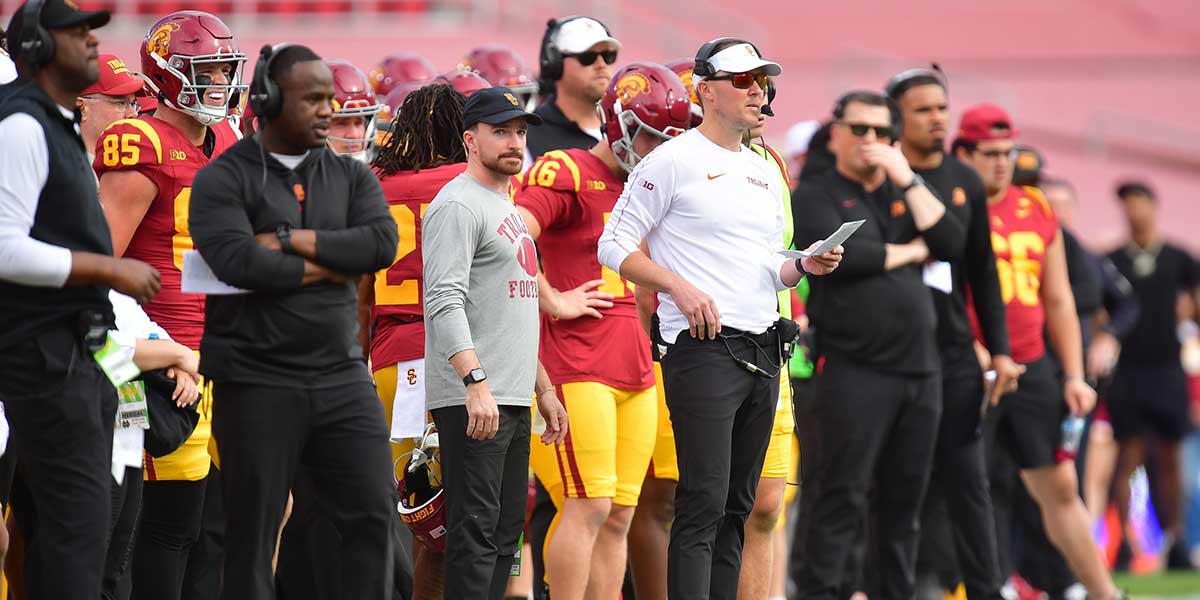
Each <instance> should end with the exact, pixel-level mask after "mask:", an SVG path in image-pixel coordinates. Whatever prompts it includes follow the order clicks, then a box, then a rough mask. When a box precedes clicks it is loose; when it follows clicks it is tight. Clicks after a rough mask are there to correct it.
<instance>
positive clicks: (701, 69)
mask: <svg viewBox="0 0 1200 600" xmlns="http://www.w3.org/2000/svg"><path fill="white" fill-rule="evenodd" d="M726 42H732V43H735V44H750V47H751V48H754V52H755V53H756V54H758V56H759V57H760V58H761V57H762V50H759V49H758V46H756V45H755V44H754V42H751V41H749V40H743V39H742V38H735V37H719V38H717V39H715V40H710V41H708V42H707V43H705V44H704V45H703V46H700V49H699V50H697V51H696V61H695V62H694V63H693V64H692V73H693V74H694V75H696V76H697V77H712V76H713V75H716V74H717V70H716V69H714V68H713V66H712V64H711V63H709V62H708V61H709V59H711V58H712V57H713V55H714V54H716V53H717V48H718V47H720V46H721V44H724V43H726ZM731 45H732V44H731ZM763 92H764V93H766V95H767V103H766V105H764V106H763V107H762V114H764V115H767V116H768V117H773V116H775V111H773V110H771V103H772V102H774V101H775V81H774V79H772V80H770V81H769V83H768V84H767V89H765V90H763Z"/></svg>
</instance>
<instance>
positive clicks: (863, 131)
mask: <svg viewBox="0 0 1200 600" xmlns="http://www.w3.org/2000/svg"><path fill="white" fill-rule="evenodd" d="M839 124H840V125H843V126H845V127H847V128H849V129H850V133H852V134H854V137H862V136H864V135H867V132H868V131H871V130H874V131H875V137H877V138H887V139H889V140H890V139H892V128H891V127H881V126H878V125H866V124H863V123H846V122H840V121H839Z"/></svg>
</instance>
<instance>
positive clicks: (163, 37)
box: [146, 23, 179, 58]
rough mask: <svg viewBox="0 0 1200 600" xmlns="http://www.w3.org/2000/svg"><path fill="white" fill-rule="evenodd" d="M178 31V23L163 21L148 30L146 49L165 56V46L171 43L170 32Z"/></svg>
mask: <svg viewBox="0 0 1200 600" xmlns="http://www.w3.org/2000/svg"><path fill="white" fill-rule="evenodd" d="M176 31H179V24H178V23H163V25H162V26H161V27H159V28H158V29H155V30H154V31H152V32H150V35H149V36H147V37H146V51H147V52H149V53H151V54H157V55H159V56H161V57H163V58H166V57H167V46H168V45H169V44H170V43H171V34H172V33H174V32H176Z"/></svg>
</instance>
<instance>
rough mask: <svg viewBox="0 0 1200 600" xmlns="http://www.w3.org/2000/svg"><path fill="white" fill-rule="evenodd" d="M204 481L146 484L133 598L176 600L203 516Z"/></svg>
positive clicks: (181, 590)
mask: <svg viewBox="0 0 1200 600" xmlns="http://www.w3.org/2000/svg"><path fill="white" fill-rule="evenodd" d="M206 483H207V482H206V481H205V480H204V479H201V480H199V481H170V480H167V481H147V482H145V486H144V487H143V488H142V519H141V524H140V525H139V526H138V535H137V544H136V545H135V546H134V549H133V598H134V599H135V600H179V598H180V597H181V596H182V594H183V577H184V573H185V572H186V571H187V565H188V558H189V556H190V554H191V552H192V546H193V545H195V543H196V538H198V537H199V536H200V520H201V517H202V516H203V514H204V489H205V484H206Z"/></svg>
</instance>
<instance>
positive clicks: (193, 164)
mask: <svg viewBox="0 0 1200 600" xmlns="http://www.w3.org/2000/svg"><path fill="white" fill-rule="evenodd" d="M209 130H210V131H211V132H212V134H213V136H214V137H215V143H214V144H213V150H212V155H211V156H206V155H205V154H204V151H203V148H201V147H198V146H195V145H193V144H192V143H191V142H190V141H189V140H188V139H187V138H186V137H184V135H183V132H181V131H179V129H177V128H176V127H175V126H174V125H171V124H170V123H167V122H166V121H162V120H160V119H157V118H155V117H153V116H150V115H145V116H141V117H138V118H136V119H123V120H120V121H117V122H115V123H113V124H112V125H109V126H108V128H107V129H105V130H104V133H102V134H101V135H100V139H99V141H98V142H97V143H96V159H95V162H94V163H93V164H92V168H94V169H95V170H96V176H97V177H99V178H103V177H104V174H105V173H108V172H110V171H127V170H133V171H137V172H138V173H141V174H142V175H145V176H146V177H147V178H148V179H150V181H152V182H154V185H155V186H156V187H157V188H158V195H156V196H155V197H154V201H153V202H152V203H151V204H150V208H149V209H147V210H146V214H145V216H143V217H142V221H141V223H140V224H138V227H137V229H136V230H135V231H134V232H133V237H132V238H131V239H130V241H129V246H128V247H127V248H126V249H125V255H124V256H126V257H127V258H136V259H138V260H140V261H142V262H145V263H146V264H149V265H150V266H152V267H154V268H155V269H158V272H159V273H161V274H162V289H161V290H160V291H159V292H158V294H157V295H156V296H154V299H153V300H151V301H150V303H149V304H147V305H146V306H145V307H144V308H145V309H146V314H147V315H149V316H150V318H151V319H153V320H154V321H155V322H157V323H158V324H159V325H161V326H162V328H163V329H165V330H167V333H169V334H171V338H172V339H174V340H175V341H177V342H179V343H180V344H183V345H184V346H187V347H188V348H191V349H193V350H198V349H199V348H200V338H201V337H203V335H204V296H203V295H200V294H184V293H183V292H182V291H180V289H179V286H180V279H181V277H182V273H183V253H184V251H186V250H191V249H192V247H193V246H192V235H191V231H190V230H189V229H188V206H189V204H190V203H191V198H192V180H193V179H195V177H196V173H197V172H198V171H199V170H200V169H202V168H204V167H205V166H206V165H208V163H209V161H210V160H212V159H214V158H216V157H217V156H218V155H220V154H221V153H222V152H224V151H225V149H226V148H229V147H230V146H232V145H234V144H235V143H237V141H238V135H237V133H236V132H235V131H234V130H233V128H232V127H231V126H230V125H229V122H228V121H222V122H221V123H219V124H217V125H214V126H212V127H210V128H209Z"/></svg>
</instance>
